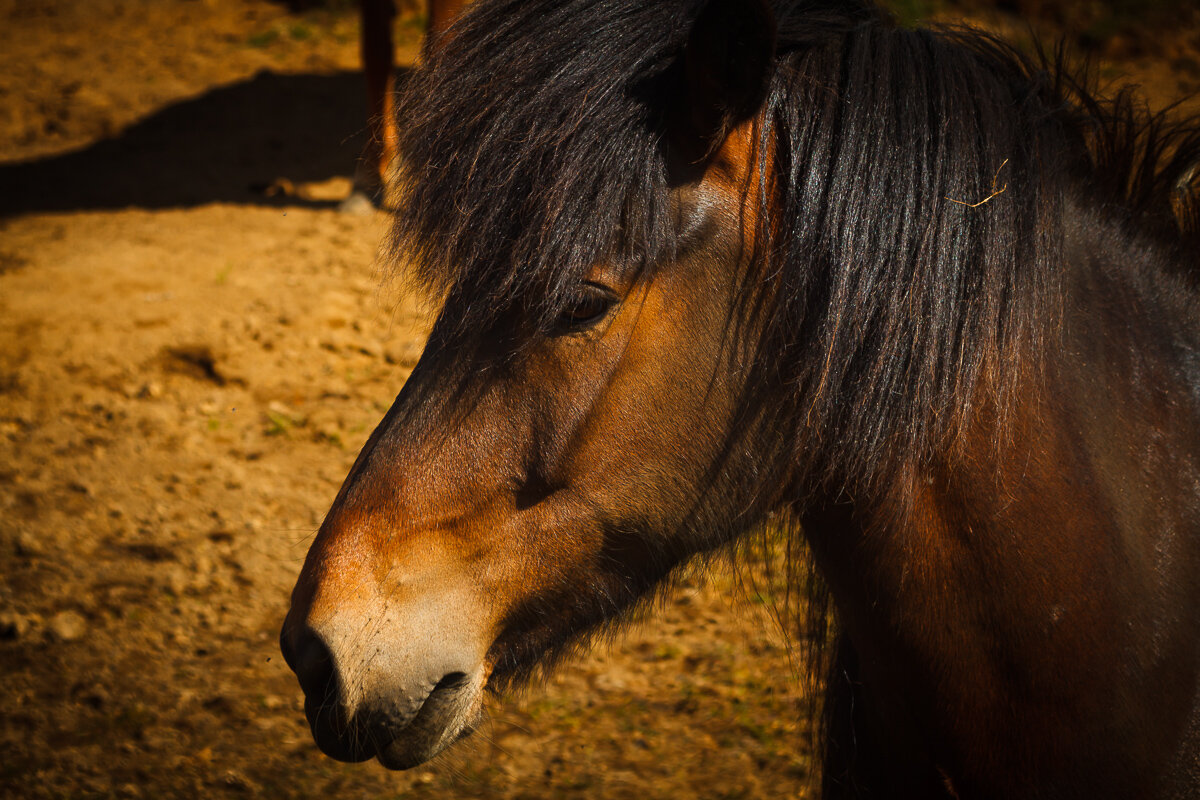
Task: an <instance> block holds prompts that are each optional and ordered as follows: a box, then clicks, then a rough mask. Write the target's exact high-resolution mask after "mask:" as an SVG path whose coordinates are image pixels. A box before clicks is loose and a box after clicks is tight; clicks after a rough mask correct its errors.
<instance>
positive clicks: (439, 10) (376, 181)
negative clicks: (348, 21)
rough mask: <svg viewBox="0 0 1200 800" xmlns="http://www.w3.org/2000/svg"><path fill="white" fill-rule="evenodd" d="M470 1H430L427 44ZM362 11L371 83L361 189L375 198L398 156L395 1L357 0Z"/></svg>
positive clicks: (365, 58)
mask: <svg viewBox="0 0 1200 800" xmlns="http://www.w3.org/2000/svg"><path fill="white" fill-rule="evenodd" d="M466 2H467V0H426V16H425V19H426V21H427V25H428V28H427V32H426V47H432V46H435V44H436V41H437V38H438V37H439V36H441V35H442V34H443V33H445V32H446V29H447V28H448V27H450V23H451V21H452V20H453V19H454V16H455V15H456V14H457V13H458V12H459V9H461V8H462V6H463V5H464V4H465V3H466ZM359 9H360V11H361V28H360V30H361V35H362V61H363V72H364V73H365V75H366V84H367V149H366V151H365V152H364V153H363V163H362V164H361V165H360V168H359V174H358V183H359V188H360V189H361V190H362V191H364V192H366V193H367V194H368V195H370V196H372V197H373V198H377V199H380V200H382V197H381V196H380V195H381V193H382V191H383V187H384V185H385V184H386V183H387V175H388V168H389V166H390V165H391V163H392V162H393V161H394V160H395V158H396V110H395V108H394V105H393V100H392V98H393V95H394V94H395V91H396V61H395V46H394V44H393V42H392V20H393V19H394V17H395V16H396V6H395V0H359Z"/></svg>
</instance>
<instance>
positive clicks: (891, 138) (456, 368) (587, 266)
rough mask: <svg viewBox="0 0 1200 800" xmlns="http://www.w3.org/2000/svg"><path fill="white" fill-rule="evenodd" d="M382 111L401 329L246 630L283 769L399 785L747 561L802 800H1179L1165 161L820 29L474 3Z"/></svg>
mask: <svg viewBox="0 0 1200 800" xmlns="http://www.w3.org/2000/svg"><path fill="white" fill-rule="evenodd" d="M401 107H402V108H403V113H404V119H405V123H406V125H405V127H404V129H403V130H402V131H401V132H400V142H399V144H400V153H401V158H402V163H403V165H404V171H403V173H402V174H401V175H400V176H399V180H400V183H399V186H398V194H399V196H400V198H401V200H402V210H401V213H399V214H397V216H396V221H395V227H394V237H393V241H394V244H395V247H396V249H397V252H403V253H404V254H405V256H406V257H410V258H412V259H413V264H414V266H415V268H416V271H417V274H418V277H419V278H420V279H421V280H422V281H423V282H424V284H425V285H426V287H427V289H428V290H429V291H430V292H431V293H432V294H433V295H434V296H436V297H438V298H439V299H440V300H441V301H442V308H441V312H440V315H439V317H438V319H437V322H436V324H435V326H434V329H433V332H432V334H431V336H430V339H429V341H428V343H427V346H426V349H425V352H424V354H423V356H422V358H421V360H420V363H419V364H418V365H417V367H416V368H415V370H414V371H413V373H412V376H411V378H410V379H409V380H408V383H407V384H406V385H405V386H404V388H403V391H401V393H400V395H399V397H398V398H397V400H396V402H395V405H394V406H393V407H392V409H391V410H390V411H389V413H388V414H387V416H386V417H385V419H384V420H383V422H382V423H381V424H380V426H379V428H378V429H377V430H376V431H375V433H374V434H373V435H372V436H371V438H370V440H369V441H368V443H367V445H366V446H365V447H364V449H363V451H362V453H361V454H360V455H359V458H358V461H357V463H356V464H355V466H354V468H353V469H352V470H351V472H350V474H349V476H348V477H347V478H346V481H345V484H344V485H343V487H342V489H341V491H340V492H339V494H338V496H337V498H336V500H335V501H334V503H333V507H332V508H331V510H330V512H329V515H328V517H327V518H326V520H325V522H324V524H323V525H322V526H321V529H320V531H319V533H318V534H317V537H316V539H315V541H314V542H313V545H312V548H311V550H310V552H309V554H308V558H307V560H306V562H305V565H304V568H303V571H302V573H301V575H300V578H299V580H298V582H297V584H296V588H295V591H294V593H293V596H292V608H291V611H290V613H289V614H288V618H287V620H286V621H285V623H284V626H283V632H282V636H281V641H282V647H283V652H284V654H285V657H286V658H287V661H288V663H289V664H290V665H291V666H292V668H293V669H294V670H295V672H296V674H297V676H298V677H299V680H300V684H301V686H302V687H303V689H304V691H305V694H306V696H307V701H306V713H307V716H308V719H309V722H310V724H311V726H312V731H313V735H314V736H315V738H316V741H317V743H318V744H319V746H320V747H321V749H323V750H324V751H325V752H326V753H328V754H330V755H332V756H334V757H336V758H340V759H346V760H361V759H367V758H372V757H375V758H378V759H379V760H380V762H382V763H383V764H385V765H387V766H389V767H395V768H404V767H410V766H412V765H414V764H418V763H420V762H422V761H424V760H425V759H428V758H430V757H432V756H433V755H434V754H436V753H438V752H439V751H440V750H442V749H443V748H444V747H446V746H447V745H448V744H450V743H451V742H453V741H455V740H456V739H458V738H460V737H462V736H464V735H466V734H467V733H469V732H470V731H471V730H472V729H473V727H475V726H476V725H477V724H478V722H479V720H480V715H481V713H482V712H481V709H482V706H483V699H484V695H485V691H487V690H489V689H502V688H504V687H505V686H507V685H512V684H513V683H515V682H518V681H520V680H522V679H523V678H525V677H527V676H528V675H529V674H530V672H531V671H532V670H533V669H535V668H536V667H538V666H545V665H546V664H548V663H549V662H550V660H551V659H552V658H553V657H554V656H555V655H557V654H560V653H562V652H564V651H565V650H566V649H568V648H569V647H571V646H572V645H573V644H579V643H581V642H583V641H584V640H585V638H586V637H587V636H588V634H590V633H593V632H594V631H596V630H597V629H598V628H599V627H600V626H602V625H604V624H605V623H606V622H610V621H612V620H615V619H618V618H620V617H621V616H623V615H625V614H626V613H627V612H628V611H629V610H630V609H631V608H632V607H634V606H635V605H637V604H639V603H641V602H643V601H645V600H647V599H648V598H651V597H653V596H654V595H655V594H656V591H657V590H659V589H661V588H662V587H663V586H664V585H666V584H668V583H669V579H670V576H671V575H673V574H677V572H678V568H679V567H680V565H682V564H684V563H685V562H687V561H688V560H689V559H691V558H692V557H694V556H696V555H697V554H700V553H704V552H710V551H713V550H715V549H718V548H721V547H723V546H725V545H727V543H729V542H731V541H734V540H736V539H738V538H739V537H741V536H743V535H745V534H747V533H748V532H751V531H753V530H755V529H757V528H760V527H761V526H762V525H763V524H764V521H766V520H767V519H768V517H769V516H770V518H771V519H774V520H778V519H784V520H789V521H790V522H791V524H789V525H788V527H789V529H790V530H791V533H792V535H795V536H802V537H803V538H804V540H805V541H806V544H807V547H808V549H809V551H810V552H811V554H812V556H813V558H812V561H813V564H814V569H815V571H816V574H818V575H819V576H820V578H821V579H822V581H821V582H817V583H813V584H812V585H811V586H810V587H809V591H808V593H807V596H806V601H807V604H808V606H807V607H808V611H809V613H810V616H811V617H812V618H814V619H816V620H823V619H826V618H827V615H826V605H825V603H826V602H827V601H828V600H831V601H832V609H833V613H834V614H835V616H836V633H835V634H832V635H831V636H830V638H829V642H828V646H827V647H824V648H821V647H818V648H816V650H815V651H814V653H813V656H814V658H815V659H816V663H817V666H819V667H820V668H821V673H822V674H824V675H826V676H827V680H826V682H825V683H826V690H825V694H824V702H823V711H822V714H821V723H820V724H821V725H822V731H823V735H822V739H823V742H824V744H823V747H822V755H821V757H822V763H823V785H822V791H823V793H824V796H826V797H887V798H909V797H912V798H948V797H959V798H1021V800H1025V799H1026V798H1066V797H1079V798H1129V797H1155V798H1183V797H1196V796H1200V701H1198V699H1197V691H1198V676H1200V316H1198V314H1197V311H1198V308H1200V307H1198V305H1197V301H1198V298H1197V289H1196V285H1195V272H1194V270H1195V261H1196V253H1197V246H1198V244H1200V235H1198V233H1197V232H1198V231H1200V214H1198V213H1197V204H1196V202H1195V199H1196V197H1195V192H1194V187H1193V185H1192V177H1191V176H1192V175H1194V174H1195V169H1194V166H1193V165H1194V164H1195V163H1196V161H1197V160H1198V159H1200V128H1198V126H1197V125H1196V124H1195V123H1170V122H1168V121H1167V120H1165V119H1164V118H1161V117H1156V116H1151V115H1149V114H1146V113H1144V112H1141V111H1139V110H1138V109H1139V108H1140V106H1138V105H1137V104H1136V103H1135V101H1134V100H1133V99H1132V98H1131V96H1130V95H1127V94H1122V95H1119V96H1117V97H1116V98H1115V99H1113V100H1111V101H1103V102H1102V101H1100V100H1097V99H1096V98H1095V97H1094V95H1092V94H1091V93H1089V92H1088V91H1087V88H1086V85H1085V84H1083V83H1081V82H1080V81H1078V80H1076V79H1074V78H1072V77H1071V74H1070V72H1068V71H1067V70H1065V69H1064V68H1063V67H1062V65H1061V59H1054V60H1049V59H1043V60H1041V61H1031V60H1029V59H1026V58H1024V57H1022V56H1020V55H1019V54H1017V53H1016V52H1015V51H1013V50H1012V49H1010V48H1008V47H1006V46H1005V45H1003V44H1001V43H999V42H996V41H994V40H992V39H990V38H987V37H985V36H982V35H980V34H976V33H972V32H963V31H958V32H955V31H942V32H930V31H910V30H902V29H898V28H896V27H895V26H893V25H892V24H891V23H890V22H889V21H888V20H887V19H886V18H884V16H883V15H882V14H881V13H880V12H879V11H877V10H876V9H875V8H874V7H872V6H870V5H868V4H866V3H865V2H862V1H861V0H804V2H793V0H777V2H770V3H768V2H767V0H760V1H759V2H749V1H748V0H674V1H671V0H663V2H653V3H647V2H643V0H485V2H482V3H480V4H479V5H477V6H473V7H472V8H471V9H470V10H468V11H467V12H466V13H465V14H464V16H463V17H462V18H461V19H460V21H459V22H457V23H456V34H455V35H454V36H453V37H452V38H451V39H449V40H448V41H447V42H446V43H445V44H444V46H443V47H442V48H440V49H439V51H438V52H437V53H435V54H434V55H433V56H432V57H431V58H430V59H429V61H428V63H427V64H425V65H424V66H423V67H422V68H421V69H420V70H419V71H418V72H417V73H416V74H415V75H414V77H413V79H412V80H411V81H410V82H409V84H408V85H407V86H406V88H405V93H404V95H403V96H402V98H401ZM780 511H782V512H785V513H783V514H778V513H773V512H780ZM771 524H776V523H771ZM784 524H787V523H784ZM815 639H816V640H817V643H818V644H820V643H821V642H822V641H824V640H823V639H822V638H821V637H819V636H818V637H815Z"/></svg>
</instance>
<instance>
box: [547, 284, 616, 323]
mask: <svg viewBox="0 0 1200 800" xmlns="http://www.w3.org/2000/svg"><path fill="white" fill-rule="evenodd" d="M616 302H617V296H616V294H614V293H613V291H612V290H611V289H608V288H606V287H604V286H601V285H599V284H596V283H584V284H582V285H580V287H579V288H578V289H576V290H575V292H574V294H572V296H571V298H570V299H569V300H568V301H567V304H566V306H565V307H564V308H563V310H562V313H561V314H559V315H558V327H559V329H561V330H564V331H572V330H580V329H582V328H588V327H591V326H592V325H595V324H596V323H597V322H599V321H600V320H602V319H604V317H605V316H606V315H607V314H608V312H609V310H610V309H611V308H612V307H613V304H614V303H616Z"/></svg>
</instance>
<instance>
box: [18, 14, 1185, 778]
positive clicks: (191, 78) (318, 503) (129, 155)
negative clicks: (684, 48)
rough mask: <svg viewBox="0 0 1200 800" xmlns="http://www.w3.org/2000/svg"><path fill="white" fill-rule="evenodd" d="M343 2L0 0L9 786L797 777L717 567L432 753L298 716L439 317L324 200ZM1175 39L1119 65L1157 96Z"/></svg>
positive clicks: (800, 767) (348, 155)
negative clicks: (327, 607)
mask: <svg viewBox="0 0 1200 800" xmlns="http://www.w3.org/2000/svg"><path fill="white" fill-rule="evenodd" d="M351 11H352V8H347V9H346V10H344V11H336V12H330V11H309V12H289V11H288V10H287V8H286V7H284V6H282V5H276V4H273V3H269V2H266V1H265V0H70V1H68V0H39V2H36V3H32V2H27V1H26V0H0V797H14V798H16V797H85V796H120V797H130V798H139V797H147V798H158V797H197V796H214V795H222V794H229V795H244V796H265V797H297V798H299V797H359V796H372V797H377V796H383V797H388V796H401V795H403V796H413V797H431V798H432V797H439V798H440V797H481V798H549V797H589V798H590V797H605V798H639V800H645V799H646V798H660V797H661V798H678V797H705V798H733V797H739V798H741V797H745V798H759V797H763V798H765V797H784V796H800V795H803V794H804V793H805V788H804V786H805V783H804V781H805V777H806V776H807V774H808V755H807V754H808V753H809V752H810V747H809V743H808V742H807V741H806V739H805V735H804V733H803V731H802V730H801V726H800V725H799V723H798V722H797V718H798V709H799V707H800V704H801V702H802V700H803V698H802V697H801V695H800V691H799V689H798V688H797V681H796V680H795V671H794V668H793V665H792V662H791V659H790V656H789V652H788V649H787V647H786V646H785V644H784V641H783V638H782V637H781V636H780V635H779V633H778V630H777V627H776V626H774V625H773V623H772V622H771V615H770V613H769V612H770V609H771V608H772V604H773V601H774V600H775V599H776V598H775V597H774V596H772V591H771V590H772V589H773V588H776V587H773V585H772V584H771V583H770V581H767V582H766V583H764V584H761V585H760V586H759V591H754V590H747V589H745V588H739V586H738V580H737V577H736V575H735V574H734V572H733V571H732V570H731V569H730V568H729V567H728V566H718V568H717V569H716V570H714V571H713V572H712V573H711V574H710V575H709V577H708V579H707V580H706V581H703V582H701V581H700V580H698V579H697V580H694V581H692V582H689V583H686V584H685V587H684V589H683V590H682V591H681V592H679V593H677V594H676V595H675V596H674V597H673V598H672V599H670V600H669V601H668V602H667V603H665V605H664V607H663V608H661V609H660V610H659V613H657V614H655V615H654V616H653V617H652V618H651V619H649V620H647V621H645V622H643V623H640V624H637V625H634V626H632V627H631V628H630V629H629V630H628V631H627V632H626V633H625V635H623V636H622V637H619V638H618V639H617V640H616V641H615V643H613V644H611V645H607V644H606V645H603V646H600V647H598V648H596V649H594V650H593V651H592V652H591V653H589V654H588V655H587V656H585V657H582V658H580V659H577V660H576V661H575V662H574V663H572V664H570V665H568V666H567V667H565V668H564V669H562V670H561V671H560V672H559V673H557V675H556V676H555V677H553V678H552V679H550V680H548V681H547V682H546V683H545V684H544V685H542V686H537V687H534V688H532V689H531V690H529V691H527V692H525V693H523V694H521V695H519V696H515V697H508V698H504V699H500V700H497V701H496V702H495V703H494V708H493V710H492V715H491V721H490V722H489V724H488V725H487V726H486V728H485V729H484V730H483V731H482V732H481V734H480V735H477V736H476V737H474V738H473V739H472V740H471V741H470V742H468V743H465V744H464V745H462V746H460V747H459V748H457V749H456V750H455V751H454V752H453V753H452V754H450V755H448V756H446V757H443V758H442V759H440V760H438V761H437V762H435V763H433V764H432V765H429V766H426V767H422V768H418V769H416V770H412V771H409V772H406V773H390V772H387V771H385V770H383V769H382V768H380V767H379V766H378V765H375V764H374V763H370V764H361V765H353V766H352V765H343V764H339V763H336V762H334V761H332V760H330V759H328V758H326V757H324V756H322V755H321V754H320V753H319V752H318V751H317V750H316V748H315V746H314V745H313V744H312V742H311V739H310V737H309V734H308V730H307V726H306V724H305V723H304V720H303V713H302V704H301V696H300V692H299V689H298V687H297V685H296V683H295V680H294V679H293V677H292V675H291V673H290V672H289V671H288V669H287V668H286V666H285V665H284V663H283V660H282V658H281V657H280V656H279V653H278V646H277V639H276V637H277V633H278V628H279V625H280V623H281V621H282V618H283V615H284V613H285V612H286V608H287V602H288V592H289V591H290V588H291V585H292V583H293V581H294V579H295V576H296V574H297V572H298V570H299V568H300V564H301V561H302V559H303V557H304V553H305V551H306V549H307V546H308V542H309V541H310V539H311V537H312V535H313V533H314V531H315V530H316V528H317V526H318V525H319V524H320V521H321V518H322V515H323V514H324V512H325V510H326V508H327V506H328V503H329V502H330V501H331V500H332V499H333V496H334V494H335V492H336V490H337V487H338V486H339V484H340V483H341V480H342V478H343V476H344V475H345V473H346V471H347V470H348V468H349V466H350V464H351V462H352V461H353V459H354V456H355V454H356V452H357V451H358V449H359V448H360V447H361V445H362V444H363V442H364V441H365V439H366V437H367V435H368V434H369V432H370V430H371V429H372V427H373V426H374V425H375V424H376V422H377V421H378V420H379V419H380V417H381V416H382V415H383V413H384V411H385V410H386V408H387V407H388V406H389V405H390V402H391V400H392V398H393V397H394V396H395V395H396V393H397V392H398V391H399V389H400V386H401V385H402V384H403V382H404V379H405V377H406V376H407V375H408V372H409V370H410V369H411V368H412V366H413V364H415V362H416V359H417V358H418V356H419V354H420V350H421V341H422V337H423V335H424V332H425V330H426V326H427V324H428V319H429V316H428V313H427V310H426V309H423V308H422V307H421V306H420V304H419V302H418V301H417V300H416V299H415V298H413V297H412V296H410V295H408V294H406V292H405V291H404V289H403V284H402V282H400V281H397V280H394V279H392V276H391V273H390V272H388V271H386V270H384V269H381V268H380V267H379V266H378V265H377V262H376V247H377V244H378V242H379V240H380V237H381V235H382V233H383V231H384V229H385V225H386V220H385V218H384V216H383V215H382V214H378V213H376V214H368V215H365V216H354V215H347V214H342V213H339V212H338V211H337V210H336V204H337V202H338V201H339V200H340V199H342V198H343V197H344V196H345V195H346V194H347V192H348V191H349V187H350V181H349V176H350V174H351V173H352V171H353V165H354V162H355V159H356V156H357V154H358V152H359V151H360V148H361V144H362V128H363V122H362V115H363V106H364V101H363V98H362V91H361V86H360V84H361V80H360V77H359V75H358V74H357V72H356V68H357V62H358V55H357V21H356V19H355V17H354V15H353V14H352V13H350V12H351ZM398 29H399V32H400V34H401V37H402V40H403V41H402V44H401V54H400V55H401V59H402V61H408V62H411V60H412V58H413V57H414V56H415V53H416V49H417V44H418V33H419V25H418V24H416V23H415V21H401V22H400V23H399V26H398ZM1173 41H1174V40H1173ZM1180 41H1181V42H1182V43H1181V44H1179V43H1173V44H1171V45H1170V47H1164V50H1163V52H1161V53H1155V54H1154V58H1153V59H1151V58H1149V57H1147V58H1145V59H1143V60H1142V61H1139V62H1130V63H1126V64H1124V65H1123V67H1124V68H1127V69H1129V70H1132V71H1133V73H1134V74H1135V75H1141V76H1143V77H1142V78H1141V79H1142V80H1143V81H1145V82H1146V83H1147V85H1148V87H1149V88H1150V90H1151V93H1152V95H1153V98H1154V102H1156V103H1160V104H1161V103H1164V102H1167V101H1168V100H1169V99H1170V98H1172V97H1175V96H1178V95H1179V94H1180V93H1181V92H1186V91H1194V90H1196V89H1200V65H1197V63H1196V61H1195V58H1196V56H1195V55H1194V54H1192V51H1190V50H1189V49H1188V48H1189V47H1192V46H1194V47H1195V48H1196V49H1197V50H1200V41H1198V42H1191V41H1190V39H1187V37H1183V38H1182V39H1181V40H1180ZM1172 48H1173V49H1172ZM1183 59H1190V60H1191V61H1190V63H1191V64H1192V66H1193V67H1197V68H1196V69H1192V68H1190V67H1188V65H1187V63H1185V61H1184V60H1183ZM1106 69H1110V70H1112V69H1116V67H1113V66H1112V65H1108V66H1107V67H1106ZM1144 76H1149V79H1148V80H1147V78H1146V77H1144ZM1193 107H1195V106H1193Z"/></svg>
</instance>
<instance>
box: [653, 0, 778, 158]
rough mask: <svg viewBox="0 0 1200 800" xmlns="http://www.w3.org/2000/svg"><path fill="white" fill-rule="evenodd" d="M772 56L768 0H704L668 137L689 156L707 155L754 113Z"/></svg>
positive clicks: (687, 52) (771, 15)
mask: <svg viewBox="0 0 1200 800" xmlns="http://www.w3.org/2000/svg"><path fill="white" fill-rule="evenodd" d="M774 56H775V15H774V13H773V12H772V11H771V8H770V6H769V5H768V3H767V0H708V1H707V2H705V3H704V5H703V7H702V8H701V10H700V13H699V14H698V15H697V17H696V21H695V22H694V23H693V25H692V30H691V33H690V34H689V36H688V42H687V46H686V48H685V50H684V53H683V63H682V66H683V79H684V82H685V84H686V86H685V89H684V92H683V97H682V98H681V99H682V101H683V107H682V108H678V109H677V111H676V114H675V115H674V116H675V118H674V120H673V122H672V126H671V127H672V131H671V134H672V139H673V140H674V141H675V142H676V144H678V145H682V146H683V147H684V148H685V150H688V151H692V154H693V158H692V160H700V159H702V158H704V157H705V156H707V155H711V154H712V153H713V152H714V151H715V150H716V149H717V148H718V147H720V146H721V144H722V143H723V142H724V141H725V137H726V136H728V135H729V132H730V130H732V129H733V127H734V126H735V125H737V124H738V123H739V122H742V121H744V120H746V119H749V118H750V117H752V116H754V115H755V114H756V113H758V110H759V108H760V107H761V106H762V103H763V100H764V99H765V98H766V96H767V88H768V86H769V85H770V80H771V71H772V69H773V60H774Z"/></svg>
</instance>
